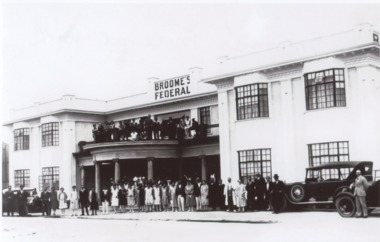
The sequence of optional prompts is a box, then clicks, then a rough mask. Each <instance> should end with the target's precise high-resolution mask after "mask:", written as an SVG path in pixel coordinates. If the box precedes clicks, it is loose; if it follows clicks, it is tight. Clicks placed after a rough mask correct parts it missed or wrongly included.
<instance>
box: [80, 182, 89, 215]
mask: <svg viewBox="0 0 380 242" xmlns="http://www.w3.org/2000/svg"><path fill="white" fill-rule="evenodd" d="M79 204H80V207H81V208H82V214H81V216H84V210H86V214H87V215H88V191H87V189H86V188H85V187H84V186H82V188H81V189H80V191H79Z"/></svg>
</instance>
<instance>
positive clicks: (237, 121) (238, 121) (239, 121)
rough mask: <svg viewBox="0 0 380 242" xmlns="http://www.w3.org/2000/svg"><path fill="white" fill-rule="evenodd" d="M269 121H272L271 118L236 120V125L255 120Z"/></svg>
mask: <svg viewBox="0 0 380 242" xmlns="http://www.w3.org/2000/svg"><path fill="white" fill-rule="evenodd" d="M268 119H271V117H258V118H247V119H240V120H235V123H242V122H247V121H254V120H268Z"/></svg>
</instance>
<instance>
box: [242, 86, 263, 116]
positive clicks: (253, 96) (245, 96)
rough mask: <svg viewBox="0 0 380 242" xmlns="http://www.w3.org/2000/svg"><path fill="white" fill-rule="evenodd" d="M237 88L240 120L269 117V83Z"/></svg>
mask: <svg viewBox="0 0 380 242" xmlns="http://www.w3.org/2000/svg"><path fill="white" fill-rule="evenodd" d="M235 90H236V109H237V119H238V120H242V119H250V118H258V117H269V111H268V84H267V83H256V84H250V85H246V86H241V87H237V88H236V89H235Z"/></svg>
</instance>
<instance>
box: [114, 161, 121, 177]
mask: <svg viewBox="0 0 380 242" xmlns="http://www.w3.org/2000/svg"><path fill="white" fill-rule="evenodd" d="M113 162H114V163H115V177H114V181H115V182H118V181H119V180H120V163H119V159H113Z"/></svg>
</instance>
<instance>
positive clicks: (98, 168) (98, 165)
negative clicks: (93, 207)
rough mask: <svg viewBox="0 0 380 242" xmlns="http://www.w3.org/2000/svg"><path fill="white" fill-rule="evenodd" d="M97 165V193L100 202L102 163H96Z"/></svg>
mask: <svg viewBox="0 0 380 242" xmlns="http://www.w3.org/2000/svg"><path fill="white" fill-rule="evenodd" d="M94 163H95V191H96V194H97V199H98V201H100V192H101V180H100V179H101V178H100V163H99V162H96V161H94Z"/></svg>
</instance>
